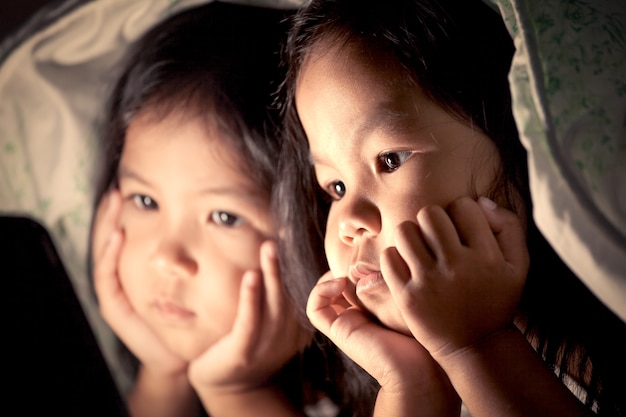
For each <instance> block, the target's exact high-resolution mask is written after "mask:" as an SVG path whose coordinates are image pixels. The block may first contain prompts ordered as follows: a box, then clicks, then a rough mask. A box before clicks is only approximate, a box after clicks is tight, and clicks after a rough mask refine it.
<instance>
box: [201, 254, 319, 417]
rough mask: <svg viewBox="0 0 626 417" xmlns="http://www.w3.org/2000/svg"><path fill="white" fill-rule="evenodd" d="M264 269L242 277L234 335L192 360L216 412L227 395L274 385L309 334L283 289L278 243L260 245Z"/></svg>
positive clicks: (204, 398) (207, 403)
mask: <svg viewBox="0 0 626 417" xmlns="http://www.w3.org/2000/svg"><path fill="white" fill-rule="evenodd" d="M261 269H262V274H261V273H260V272H257V271H248V272H246V274H245V275H244V277H243V279H242V282H241V290H240V295H239V305H238V310H237V315H236V317H235V321H234V323H233V328H232V330H231V331H230V333H228V334H226V335H225V336H224V337H223V338H221V339H220V340H219V341H218V342H216V343H215V344H214V345H213V346H211V347H210V348H209V349H208V350H207V351H206V352H205V353H203V354H202V355H201V356H200V357H199V358H198V359H196V360H194V361H193V362H192V363H191V364H190V367H189V380H190V381H191V383H192V385H193V386H194V388H195V389H196V392H197V393H198V394H199V396H200V398H201V399H202V401H203V403H204V405H205V407H207V409H208V410H209V412H211V414H214V413H215V415H218V414H219V412H218V411H217V407H220V406H221V404H218V403H216V402H220V403H222V404H223V402H224V401H225V399H226V398H227V397H230V398H233V397H237V396H241V397H242V398H243V397H245V396H246V395H248V394H249V393H251V392H253V391H258V390H265V389H271V387H270V383H271V380H272V378H273V377H274V376H275V374H276V373H277V372H279V371H280V370H281V369H282V368H283V366H285V365H286V364H287V362H288V361H289V360H290V359H291V358H292V357H294V355H295V354H296V353H297V352H298V350H299V349H300V348H301V347H302V346H304V344H305V343H306V342H307V341H308V338H309V337H310V335H308V334H304V330H303V328H302V327H301V326H300V324H299V322H298V321H297V319H296V317H295V315H294V314H293V313H292V311H291V305H290V304H289V302H288V300H287V299H286V296H285V294H284V292H283V288H282V285H281V281H280V274H279V271H278V261H277V258H276V246H275V243H274V242H265V243H263V245H262V247H261Z"/></svg>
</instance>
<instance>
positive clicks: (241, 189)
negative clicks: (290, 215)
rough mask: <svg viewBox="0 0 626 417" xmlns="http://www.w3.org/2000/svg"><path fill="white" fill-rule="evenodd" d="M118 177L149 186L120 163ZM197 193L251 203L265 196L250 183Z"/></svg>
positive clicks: (262, 199) (148, 183)
mask: <svg viewBox="0 0 626 417" xmlns="http://www.w3.org/2000/svg"><path fill="white" fill-rule="evenodd" d="M118 172H119V173H118V177H119V178H120V179H122V178H125V179H131V180H134V181H137V182H140V183H141V184H143V185H145V186H147V187H151V186H152V183H151V182H150V181H148V180H147V179H145V178H143V177H142V176H141V175H140V174H139V173H137V172H135V171H133V170H132V169H130V168H128V167H124V166H121V165H120V168H119V171H118ZM198 194H204V195H207V194H208V195H215V196H226V197H234V198H238V199H241V200H247V201H251V202H253V203H257V202H262V201H264V200H265V199H266V198H265V196H264V194H263V192H262V191H261V190H260V187H255V186H251V185H250V184H246V183H241V184H239V185H238V186H221V185H217V186H210V187H205V188H201V189H200V190H199V191H198Z"/></svg>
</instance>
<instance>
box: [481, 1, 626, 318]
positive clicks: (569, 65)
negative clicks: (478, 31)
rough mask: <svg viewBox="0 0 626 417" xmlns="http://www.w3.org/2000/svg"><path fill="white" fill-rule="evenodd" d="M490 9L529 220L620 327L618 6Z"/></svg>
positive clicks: (624, 39) (621, 53) (622, 7)
mask: <svg viewBox="0 0 626 417" xmlns="http://www.w3.org/2000/svg"><path fill="white" fill-rule="evenodd" d="M492 4H495V5H496V6H497V7H498V9H499V10H500V12H501V15H502V16H503V18H504V21H505V23H506V24H507V27H508V28H509V32H510V33H511V36H512V37H513V39H514V42H515V46H516V48H517V51H516V54H515V57H514V61H513V65H512V68H511V73H510V77H509V79H510V82H511V91H512V94H513V100H514V102H513V112H514V115H515V118H516V121H517V125H518V128H519V131H520V134H521V136H522V141H523V143H524V146H525V147H526V149H527V150H528V151H529V169H530V174H531V178H530V179H531V192H532V196H533V201H534V213H533V215H534V217H535V220H536V221H537V224H538V226H539V228H540V229H541V231H542V232H543V233H544V235H545V236H546V237H547V239H548V241H549V242H550V243H551V244H552V246H553V247H554V248H555V250H556V251H557V252H558V253H559V255H560V256H561V258H562V259H563V260H564V261H565V262H566V263H567V264H568V265H569V266H570V268H571V269H572V270H573V271H574V272H576V274H577V275H578V276H579V277H580V279H581V280H582V281H583V282H584V283H585V284H586V285H587V286H588V287H589V288H590V289H591V290H592V291H593V292H594V293H595V294H596V295H597V296H598V297H599V298H600V299H601V300H602V301H603V302H604V303H605V304H606V305H608V306H609V307H610V308H611V309H612V310H613V311H614V312H615V313H616V314H617V315H618V316H619V317H621V318H622V319H623V320H625V321H626V2H623V1H613V0H547V1H543V0H532V1H531V0H497V1H495V0H492Z"/></svg>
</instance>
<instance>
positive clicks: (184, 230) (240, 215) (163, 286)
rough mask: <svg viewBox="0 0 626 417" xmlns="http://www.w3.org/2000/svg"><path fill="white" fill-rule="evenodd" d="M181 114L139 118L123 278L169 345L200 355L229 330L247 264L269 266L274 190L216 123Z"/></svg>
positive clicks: (127, 193) (130, 137) (128, 178)
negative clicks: (270, 193) (254, 175)
mask: <svg viewBox="0 0 626 417" xmlns="http://www.w3.org/2000/svg"><path fill="white" fill-rule="evenodd" d="M213 132H214V133H211V134H207V129H206V128H205V125H204V124H203V122H202V121H199V120H197V119H185V118H181V117H178V116H177V115H176V114H174V115H170V116H168V117H166V118H165V119H162V120H155V119H151V118H148V117H146V116H145V115H144V116H142V115H140V116H138V117H136V118H135V120H134V121H133V122H132V123H131V125H130V127H129V129H128V131H127V135H126V142H125V146H124V151H123V153H122V157H121V161H120V167H119V185H120V191H121V194H122V198H123V205H122V214H121V220H120V221H121V226H122V228H123V229H124V232H125V241H124V246H123V248H122V253H121V257H120V261H119V269H118V271H119V276H120V281H121V283H122V286H123V288H124V291H125V292H126V295H127V296H128V299H129V300H130V303H131V305H132V307H133V308H134V309H135V310H136V312H137V313H138V314H139V315H140V316H141V317H142V318H143V319H144V320H145V322H146V323H147V324H148V325H149V326H150V327H151V328H152V330H153V331H154V332H155V333H156V334H157V335H158V336H159V337H160V338H161V340H162V341H163V342H164V344H165V345H166V347H168V348H169V349H170V350H171V351H172V352H173V353H175V354H177V355H179V356H180V357H182V358H183V359H186V360H192V359H194V358H196V357H197V356H199V355H200V354H201V353H202V352H204V351H205V350H206V349H207V348H208V347H210V346H211V345H212V344H213V343H215V342H216V341H217V340H218V339H219V338H220V337H222V336H223V335H225V334H226V333H227V332H229V331H230V329H231V327H232V324H233V320H234V317H235V312H236V309H237V302H238V295H239V286H240V282H241V279H242V275H243V273H244V272H245V271H246V270H260V261H259V249H260V245H261V243H262V242H263V241H264V240H266V239H267V238H268V236H269V234H270V232H271V225H270V220H269V214H268V213H269V211H268V210H269V209H268V207H269V206H268V204H269V202H268V198H267V196H265V195H264V194H263V193H262V191H260V190H259V189H258V187H256V186H255V184H254V183H253V182H252V181H250V180H249V179H248V178H247V177H246V176H245V175H242V172H247V171H246V169H247V168H246V167H242V166H237V165H238V164H236V163H235V162H234V161H236V160H237V159H236V156H235V155H233V152H232V150H231V149H230V148H229V147H228V146H227V145H226V144H225V143H226V142H225V140H224V139H223V138H221V137H220V133H219V132H218V131H217V130H216V129H215V130H213Z"/></svg>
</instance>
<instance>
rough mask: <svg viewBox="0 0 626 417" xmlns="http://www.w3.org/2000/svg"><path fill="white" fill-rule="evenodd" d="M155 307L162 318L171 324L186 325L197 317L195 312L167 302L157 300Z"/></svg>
mask: <svg viewBox="0 0 626 417" xmlns="http://www.w3.org/2000/svg"><path fill="white" fill-rule="evenodd" d="M154 307H155V308H156V310H157V311H158V312H159V314H160V315H161V317H162V318H163V319H164V320H165V321H167V322H169V323H171V324H184V323H186V322H188V321H190V320H192V319H193V318H194V317H195V316H196V314H195V313H194V312H193V311H191V310H188V309H186V308H184V307H181V306H179V305H178V304H176V303H173V302H171V301H167V300H156V301H155V302H154Z"/></svg>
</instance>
